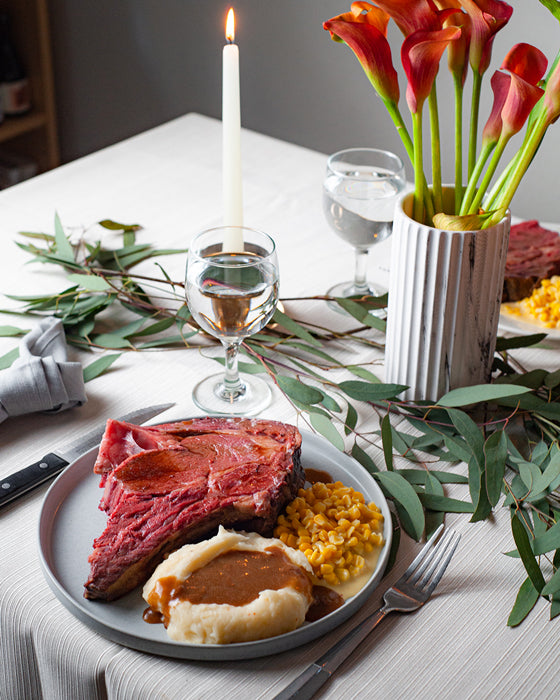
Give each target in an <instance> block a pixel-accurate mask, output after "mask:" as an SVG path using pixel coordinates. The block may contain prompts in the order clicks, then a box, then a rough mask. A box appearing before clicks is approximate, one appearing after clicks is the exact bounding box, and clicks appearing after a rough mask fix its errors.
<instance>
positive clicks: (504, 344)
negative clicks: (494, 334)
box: [496, 333, 546, 352]
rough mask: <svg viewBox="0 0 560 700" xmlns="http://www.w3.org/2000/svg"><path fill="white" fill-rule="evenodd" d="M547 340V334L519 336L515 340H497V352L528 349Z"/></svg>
mask: <svg viewBox="0 0 560 700" xmlns="http://www.w3.org/2000/svg"><path fill="white" fill-rule="evenodd" d="M545 338H546V333H534V334H533V335H517V336H514V337H513V338H501V337H500V338H497V339H496V350H497V352H503V351H504V350H514V349H517V348H528V347H531V346H533V345H536V344H537V343H541V342H542V341H543V340H544V339H545Z"/></svg>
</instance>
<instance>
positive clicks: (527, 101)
mask: <svg viewBox="0 0 560 700" xmlns="http://www.w3.org/2000/svg"><path fill="white" fill-rule="evenodd" d="M543 93H544V90H543V89H542V88H540V87H537V86H536V85H531V83H529V82H527V81H526V80H523V78H521V77H520V76H518V75H516V74H515V73H512V74H511V80H510V86H509V90H508V94H507V97H506V101H505V102H504V106H503V107H502V124H503V127H502V135H504V136H505V137H506V138H507V137H510V136H513V135H514V134H517V132H518V131H521V129H522V128H523V125H524V124H525V122H526V121H527V118H528V117H529V114H530V112H531V110H532V109H533V107H534V106H535V105H536V104H537V102H538V101H539V100H540V99H541V97H542V95H543Z"/></svg>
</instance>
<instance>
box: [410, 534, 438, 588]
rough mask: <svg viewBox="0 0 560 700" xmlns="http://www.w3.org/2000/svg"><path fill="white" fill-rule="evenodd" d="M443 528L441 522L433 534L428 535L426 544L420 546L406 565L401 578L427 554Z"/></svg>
mask: <svg viewBox="0 0 560 700" xmlns="http://www.w3.org/2000/svg"><path fill="white" fill-rule="evenodd" d="M442 530H443V524H441V525H440V526H439V527H438V529H437V530H436V531H435V532H434V534H433V535H432V536H431V537H430V539H429V540H428V541H427V542H426V544H425V545H424V546H423V547H422V549H421V550H420V552H419V553H418V555H417V556H416V558H415V559H414V561H413V562H412V564H411V565H410V566H409V567H408V569H407V570H406V571H405V572H404V574H403V578H408V577H409V576H410V575H411V574H412V572H413V571H414V570H415V569H416V567H417V566H418V564H420V562H421V561H422V560H423V559H424V557H425V556H426V555H427V554H428V552H429V551H430V549H431V548H432V547H433V546H434V544H435V542H436V540H437V538H438V537H439V536H440V534H441V531H442Z"/></svg>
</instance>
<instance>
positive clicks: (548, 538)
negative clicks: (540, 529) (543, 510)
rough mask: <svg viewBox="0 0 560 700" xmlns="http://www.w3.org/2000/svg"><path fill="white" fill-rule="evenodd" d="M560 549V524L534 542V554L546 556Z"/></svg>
mask: <svg viewBox="0 0 560 700" xmlns="http://www.w3.org/2000/svg"><path fill="white" fill-rule="evenodd" d="M555 549H560V522H557V523H555V524H554V525H553V526H552V527H550V528H549V529H548V530H547V531H546V532H545V533H544V534H542V535H540V536H539V537H535V539H534V540H533V554H535V555H537V556H538V555H539V554H546V553H547V552H552V551H554V550H555Z"/></svg>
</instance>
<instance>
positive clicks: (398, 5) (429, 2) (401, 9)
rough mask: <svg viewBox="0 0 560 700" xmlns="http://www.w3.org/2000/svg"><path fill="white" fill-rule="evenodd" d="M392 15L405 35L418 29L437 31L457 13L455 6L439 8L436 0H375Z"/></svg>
mask: <svg viewBox="0 0 560 700" xmlns="http://www.w3.org/2000/svg"><path fill="white" fill-rule="evenodd" d="M375 2H376V5H379V7H381V8H382V9H383V10H385V12H386V13H387V14H388V15H390V16H391V19H393V20H394V21H395V24H396V25H397V26H398V28H399V29H400V30H401V31H402V33H403V34H404V35H405V36H409V35H410V34H413V33H414V32H417V31H426V32H429V31H437V30H438V29H441V28H442V27H443V22H444V21H445V19H446V18H447V17H449V15H452V14H455V12H456V10H455V9H453V8H446V9H444V10H440V9H438V7H437V5H436V4H435V2H434V0H375Z"/></svg>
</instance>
